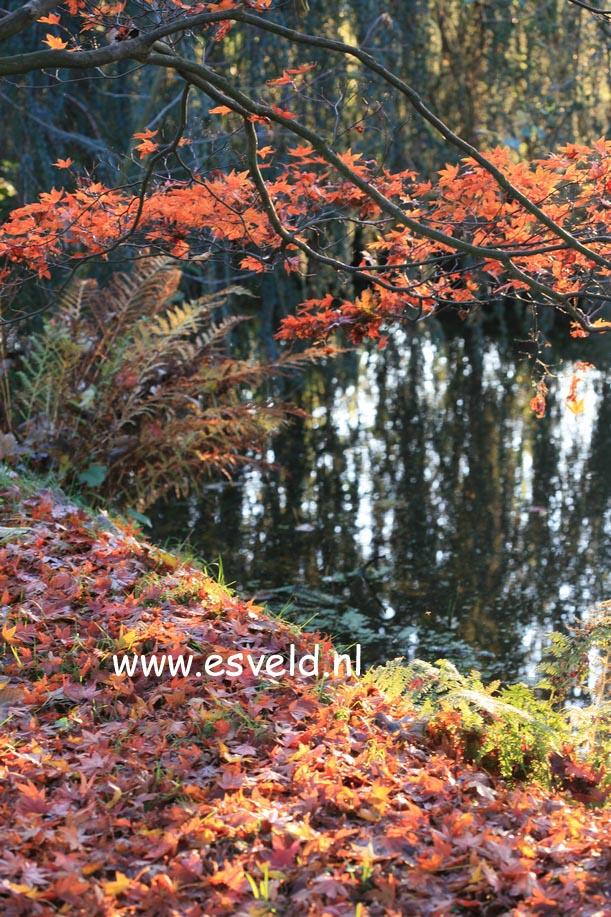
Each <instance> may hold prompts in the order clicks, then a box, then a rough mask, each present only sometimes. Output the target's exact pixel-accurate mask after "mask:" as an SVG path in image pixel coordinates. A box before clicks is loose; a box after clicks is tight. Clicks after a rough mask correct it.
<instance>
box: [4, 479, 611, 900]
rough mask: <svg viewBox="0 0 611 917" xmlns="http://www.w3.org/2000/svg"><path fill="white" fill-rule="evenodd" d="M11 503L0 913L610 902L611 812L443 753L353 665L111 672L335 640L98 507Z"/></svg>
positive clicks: (7, 507) (28, 499) (324, 652)
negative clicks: (167, 673)
mask: <svg viewBox="0 0 611 917" xmlns="http://www.w3.org/2000/svg"><path fill="white" fill-rule="evenodd" d="M0 498H1V500H2V502H1V504H0V507H1V513H0V526H2V528H1V529H0V538H1V540H2V542H3V544H2V545H0V595H2V640H3V642H2V646H1V650H2V654H1V660H2V677H1V681H2V683H3V686H1V687H0V705H2V706H1V708H0V710H1V714H2V720H3V725H2V733H1V737H0V813H1V814H0V902H1V904H0V909H1V910H2V914H3V915H5V917H26V915H27V917H30V915H44V917H46V915H51V914H57V913H58V912H59V913H67V914H70V915H83V917H84V915H87V917H106V915H109V914H112V915H130V917H133V915H147V917H148V915H168V917H169V915H171V914H181V915H185V917H186V915H188V917H204V915H209V917H214V915H264V914H274V913H276V914H283V913H287V912H288V909H289V908H290V912H291V913H292V914H294V915H338V917H340V915H341V917H343V915H355V917H356V915H358V917H365V915H372V917H373V915H391V917H392V915H396V917H399V915H414V917H416V915H418V917H423V915H431V917H432V915H436V917H441V915H444V917H445V915H450V914H472V915H473V914H480V915H487V917H488V915H490V917H491V915H501V914H515V915H517V917H521V915H522V917H523V915H544V914H552V913H553V914H569V913H576V912H577V913H579V914H580V915H592V917H593V915H595V914H596V913H598V914H606V913H610V912H611V889H610V887H609V883H608V875H609V871H610V870H611V852H610V850H609V847H610V845H609V840H610V838H611V812H609V811H606V810H605V811H602V810H596V811H593V810H591V809H588V808H586V807H585V806H584V805H581V804H577V803H575V802H574V801H572V800H570V799H568V798H566V797H564V796H562V795H560V794H557V793H547V792H545V791H544V790H542V789H540V788H538V787H535V786H518V787H515V788H509V787H507V786H506V785H505V784H504V783H503V782H502V781H494V780H493V779H491V778H490V776H489V775H487V774H485V773H484V772H483V771H478V770H476V769H475V768H472V767H470V766H467V765H464V764H460V763H458V762H456V761H453V760H451V759H450V758H448V757H446V756H444V755H443V754H440V753H438V752H436V751H435V750H434V749H432V748H430V747H427V745H426V744H425V743H424V742H423V740H422V738H421V737H420V736H419V734H418V732H417V730H416V729H414V728H412V723H413V721H414V720H415V719H416V716H417V714H416V713H415V712H414V711H413V710H410V709H409V707H408V705H407V703H406V702H405V701H404V700H390V699H389V698H388V697H386V696H385V695H384V694H382V693H381V692H380V691H378V690H377V689H376V688H374V687H372V686H371V685H368V684H365V683H364V682H363V681H362V680H361V679H357V678H355V677H354V676H350V677H333V676H329V677H327V678H322V677H319V678H312V677H309V676H308V675H305V674H303V675H302V674H300V673H299V672H297V673H296V674H295V675H293V676H291V675H288V674H287V675H281V676H280V677H277V678H274V677H265V678H263V677H260V676H256V675H255V674H254V673H253V672H252V671H250V669H249V668H245V669H244V671H243V672H242V673H241V674H240V676H239V677H238V676H236V677H222V678H221V677H215V676H214V674H213V673H212V670H211V671H210V673H209V674H208V676H206V675H205V674H204V676H202V677H199V678H197V677H195V676H193V675H190V676H189V677H179V676H175V677H161V678H157V677H155V676H151V675H150V674H149V675H148V676H145V675H144V674H143V673H142V671H140V670H136V671H135V673H134V675H133V677H131V678H129V677H127V676H118V675H116V674H115V672H114V664H113V656H114V655H116V656H120V657H123V656H126V655H127V656H131V655H133V654H137V655H139V656H141V655H144V654H146V655H148V657H149V658H150V655H151V654H152V653H156V654H157V655H158V657H159V656H160V655H161V654H167V655H169V656H171V657H172V658H173V659H176V657H177V656H179V655H181V654H182V655H183V656H184V655H187V654H190V655H193V656H195V657H196V658H198V659H200V660H202V659H203V657H204V656H205V657H207V658H208V659H209V658H210V657H211V656H212V655H218V656H220V657H221V658H222V659H223V660H226V659H227V657H228V655H229V654H231V653H237V652H245V651H247V650H249V651H250V653H251V654H252V657H253V658H254V659H255V660H256V658H261V657H262V655H265V656H266V657H269V654H277V655H281V656H284V657H286V656H288V655H289V653H290V647H291V646H294V647H295V651H296V654H297V657H301V656H303V655H304V654H311V653H312V649H313V647H314V646H318V647H319V648H320V655H321V659H322V660H327V663H328V660H329V659H330V658H332V653H333V647H332V645H331V643H330V642H329V640H328V639H326V638H324V637H321V636H320V635H319V634H308V633H304V632H300V631H298V630H297V629H295V628H292V627H289V626H287V625H286V624H285V623H283V622H281V621H279V620H276V619H273V618H271V617H268V616H266V614H265V613H264V612H263V610H262V609H261V608H259V607H257V606H255V605H253V604H252V603H248V602H244V601H242V600H241V599H240V598H239V596H235V595H231V594H230V592H229V591H228V590H227V589H225V588H224V587H223V586H222V585H220V584H218V583H217V582H215V581H214V580H212V579H211V578H210V577H208V576H207V575H206V574H205V573H204V572H202V571H201V570H199V569H197V567H196V566H195V565H193V564H191V563H188V562H184V561H182V560H180V559H178V558H176V557H174V556H172V555H170V554H167V553H166V552H164V551H161V550H159V549H157V548H155V547H153V546H152V545H150V544H149V543H147V542H146V541H145V540H144V539H143V538H141V537H140V536H139V535H138V534H137V533H136V532H135V531H134V530H133V529H130V528H127V527H123V526H122V525H121V524H120V523H115V522H114V521H111V520H109V519H108V518H107V517H106V516H105V515H104V514H99V515H97V516H96V515H95V514H91V513H88V512H86V511H84V510H83V509H79V508H78V507H76V506H75V505H73V504H72V503H71V502H70V501H69V500H67V499H66V498H64V497H62V496H61V495H58V494H56V493H52V492H50V491H44V490H40V489H35V488H31V487H30V488H29V489H28V488H25V487H24V486H23V485H22V484H21V483H20V481H19V479H18V478H15V479H14V480H13V481H12V482H10V481H9V480H7V479H6V477H5V478H4V486H3V488H2V493H1V494H0ZM399 721H400V726H399V725H398V724H399Z"/></svg>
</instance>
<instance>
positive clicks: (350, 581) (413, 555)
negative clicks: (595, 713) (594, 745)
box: [153, 332, 611, 681]
mask: <svg viewBox="0 0 611 917" xmlns="http://www.w3.org/2000/svg"><path fill="white" fill-rule="evenodd" d="M571 369H572V364H571V363H570V362H565V363H563V362H562V361H557V362H556V366H555V372H556V373H557V379H555V380H553V382H552V384H551V386H550V389H551V391H550V398H549V408H548V412H547V415H546V416H545V417H544V418H543V419H542V420H537V419H536V418H534V417H533V415H532V413H531V411H530V410H529V406H528V402H529V400H530V398H531V396H532V394H533V392H532V389H531V388H530V387H529V386H530V369H529V367H528V365H525V364H522V363H521V362H520V360H519V359H518V358H517V357H516V356H515V354H512V353H509V352H506V351H504V349H503V348H502V347H501V345H499V344H498V343H495V342H492V341H485V340H481V339H480V340H479V341H477V342H474V341H473V340H471V341H470V343H465V341H464V340H462V339H454V340H445V339H444V338H443V337H442V336H441V335H438V336H437V338H436V337H435V336H434V335H433V336H431V334H430V333H425V334H422V335H419V336H418V337H411V338H408V337H407V336H403V335H402V333H400V332H399V333H398V334H397V335H395V337H394V338H393V340H391V342H390V344H389V346H388V348H387V349H386V350H385V351H383V352H382V353H379V352H377V351H372V352H361V353H353V354H348V355H344V356H343V357H341V358H340V359H339V360H338V361H337V362H336V363H334V364H333V365H332V366H329V367H327V368H326V369H325V370H320V369H318V370H313V371H312V372H311V373H310V374H309V375H308V376H307V378H306V379H304V380H302V382H301V383H300V385H301V388H300V390H299V391H294V392H292V396H293V398H296V399H298V400H299V403H300V404H301V405H302V406H303V407H304V408H306V410H308V411H309V412H310V413H311V415H312V419H311V420H310V421H308V422H305V423H300V424H298V425H297V426H295V427H293V428H292V429H291V431H290V432H288V433H284V434H282V435H281V436H278V437H277V438H276V440H275V441H274V443H273V448H272V449H271V450H270V453H269V455H268V458H269V459H273V460H276V461H278V462H280V463H281V464H282V465H283V466H284V468H285V469H286V470H287V473H286V474H285V475H284V476H282V477H279V476H277V475H267V476H265V475H262V474H259V473H254V472H253V473H248V474H246V475H244V476H243V477H242V478H241V479H240V480H239V482H237V483H236V484H234V485H212V486H211V487H209V488H208V490H207V492H206V496H205V498H204V499H200V500H191V501H189V502H185V503H182V504H176V502H175V501H170V502H169V503H168V504H167V505H165V506H162V507H157V508H156V509H155V512H154V515H153V519H154V537H156V538H157V539H158V540H164V539H166V540H168V539H170V540H171V539H174V540H177V541H184V540H185V539H187V538H188V541H189V544H190V546H191V549H192V550H193V551H194V552H195V553H196V554H197V555H198V556H199V557H201V558H203V559H205V560H207V561H210V562H214V561H216V560H217V558H218V557H219V555H220V556H221V558H222V561H223V566H224V573H225V578H226V581H227V582H229V583H235V585H236V588H239V590H240V592H242V593H244V594H247V595H254V596H256V597H257V599H259V600H261V601H262V602H266V603H268V604H269V606H270V607H271V608H272V609H273V610H275V611H278V610H280V609H281V608H284V612H283V613H284V615H285V617H287V618H289V619H292V620H297V621H300V622H303V621H310V624H311V627H312V629H314V628H319V629H321V630H323V631H325V632H327V633H331V634H333V635H334V636H335V637H336V639H337V642H338V643H339V644H340V645H347V644H351V643H354V642H361V643H362V644H363V649H364V653H365V656H366V659H367V661H368V662H383V661H385V660H387V659H389V658H393V657H395V656H405V657H407V658H411V657H413V656H415V655H418V656H420V657H423V658H427V659H430V660H434V659H437V658H439V657H440V656H444V657H447V658H450V659H451V660H452V661H454V662H455V663H456V664H457V665H458V666H459V667H460V668H461V669H463V670H465V669H469V668H471V667H476V668H478V669H480V671H482V672H483V673H484V674H485V676H486V677H501V678H504V679H507V680H511V681H514V680H518V679H525V680H532V679H533V677H534V675H535V664H536V662H537V661H538V660H539V658H540V653H541V647H542V645H543V644H544V643H545V634H546V633H547V632H549V631H550V630H552V629H558V628H561V627H562V625H563V623H566V622H570V621H571V620H573V619H574V618H575V617H576V616H581V615H584V614H586V613H587V610H588V608H589V607H591V605H592V604H593V603H594V602H596V601H600V600H602V599H606V598H609V593H610V589H609V586H610V564H609V561H610V560H611V505H610V494H611V484H610V481H611V448H610V447H611V393H610V392H609V384H608V383H607V382H606V381H605V374H604V373H603V372H602V371H599V370H596V371H590V372H589V373H587V374H585V377H584V382H583V383H582V384H581V386H580V392H581V393H583V395H584V396H585V402H586V408H585V411H584V413H583V414H581V415H580V416H574V415H573V414H572V413H570V412H569V411H568V410H567V408H566V405H565V400H564V399H565V396H566V394H567V392H568V388H569V381H570V376H571ZM287 606H288V607H287Z"/></svg>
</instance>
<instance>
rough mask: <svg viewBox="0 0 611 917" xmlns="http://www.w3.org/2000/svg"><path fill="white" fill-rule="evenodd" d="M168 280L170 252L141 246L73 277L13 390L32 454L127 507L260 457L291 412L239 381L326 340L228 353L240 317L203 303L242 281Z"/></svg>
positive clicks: (172, 274)
mask: <svg viewBox="0 0 611 917" xmlns="http://www.w3.org/2000/svg"><path fill="white" fill-rule="evenodd" d="M180 280H181V274H180V271H178V270H177V269H176V267H175V262H174V261H171V260H170V259H159V258H150V259H147V260H146V261H143V262H141V263H140V265H139V267H138V268H137V269H136V270H135V271H134V272H133V274H132V275H124V274H117V275H115V276H114V277H113V278H112V280H111V281H110V283H109V284H108V286H107V287H105V288H103V289H100V288H98V287H97V285H96V284H95V283H93V282H91V281H85V282H83V283H80V284H78V285H76V286H75V287H74V288H73V289H72V290H70V291H69V292H68V294H67V295H66V297H65V298H64V300H63V301H62V303H61V304H60V306H59V308H58V311H57V313H56V315H55V316H54V318H53V319H51V320H50V321H48V322H47V324H46V326H45V328H44V331H43V332H42V333H41V334H40V335H38V336H36V338H35V339H34V341H33V343H32V346H31V350H30V354H29V359H28V362H27V364H26V365H25V367H24V369H23V370H22V372H21V373H20V375H19V385H18V388H17V391H16V393H15V396H14V400H15V403H16V404H17V405H18V408H19V411H20V413H21V416H22V418H23V424H22V427H21V434H22V440H23V442H24V443H25V444H26V445H27V446H28V447H29V448H30V451H31V452H32V453H33V454H36V455H38V456H39V457H40V456H44V457H46V461H47V462H50V463H52V464H53V466H54V467H55V469H56V470H57V472H58V473H59V475H60V476H61V477H63V478H64V479H65V480H66V481H67V482H68V483H70V482H72V483H78V484H80V485H81V486H85V487H88V488H89V489H90V490H91V491H92V492H94V493H96V494H99V495H100V496H102V497H104V498H105V499H106V500H109V501H111V502H113V503H116V504H127V505H132V506H135V507H136V508H137V509H139V510H142V509H145V508H146V507H147V506H150V505H151V503H153V502H154V501H155V500H156V499H157V498H158V497H160V496H163V495H164V494H166V493H167V492H168V491H173V492H174V493H176V494H177V495H178V496H184V495H186V494H187V493H188V491H189V489H190V488H192V487H197V486H198V485H199V484H200V483H201V482H202V481H203V480H204V479H205V478H206V477H208V476H210V475H225V476H231V475H232V474H234V473H235V472H236V471H237V470H239V469H240V468H242V467H244V466H247V465H253V464H259V465H261V464H264V462H263V460H262V458H261V455H262V452H263V449H264V446H265V441H266V439H267V436H268V435H269V433H270V432H271V431H272V430H274V429H277V428H278V426H279V425H282V424H283V423H286V422H287V420H288V419H289V418H290V416H291V415H294V414H296V413H300V412H299V411H298V410H297V409H296V408H295V407H294V406H292V405H290V404H286V403H278V402H275V401H267V400H263V399H258V400H257V399H256V398H253V397H249V398H247V397H246V396H245V390H246V389H247V388H248V389H249V390H250V391H256V390H257V388H258V387H259V386H260V385H261V384H262V382H263V381H266V380H268V379H269V377H270V375H272V374H279V373H285V372H290V371H294V370H297V369H300V368H302V367H303V366H304V365H305V364H306V363H307V362H309V361H311V360H312V359H314V358H318V359H320V358H321V357H322V356H324V355H326V353H327V352H328V351H324V350H323V351H321V350H319V349H316V350H314V349H313V350H311V351H309V352H306V353H305V354H303V353H302V354H298V355H288V356H284V357H283V358H281V359H280V360H278V361H277V362H276V363H259V362H250V361H247V360H238V359H235V358H231V357H230V356H228V355H227V353H226V348H225V346H224V343H225V339H226V336H227V334H228V333H229V331H231V330H232V329H233V328H234V327H235V326H236V324H238V323H239V322H242V321H244V320H245V317H244V316H235V317H231V318H228V319H227V318H226V319H224V320H221V321H216V320H215V310H216V309H217V308H218V307H219V306H222V305H223V304H224V303H225V301H226V299H227V297H228V296H229V295H230V294H233V293H236V292H240V293H244V292H245V291H243V290H242V289H241V288H236V287H230V288H228V289H226V290H224V291H221V292H219V293H215V294H213V295H212V296H207V297H202V298H201V299H198V300H196V301H194V302H185V301H183V300H181V299H180V297H179V293H178V291H179V284H180Z"/></svg>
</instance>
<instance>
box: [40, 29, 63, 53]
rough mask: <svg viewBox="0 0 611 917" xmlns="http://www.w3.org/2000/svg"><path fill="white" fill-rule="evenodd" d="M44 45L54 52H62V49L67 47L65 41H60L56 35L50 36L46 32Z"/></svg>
mask: <svg viewBox="0 0 611 917" xmlns="http://www.w3.org/2000/svg"><path fill="white" fill-rule="evenodd" d="M43 44H44V45H49V47H50V48H52V49H53V50H54V51H62V50H63V49H64V48H67V47H68V42H67V41H62V39H61V38H59V37H58V36H57V35H51V33H50V32H47V35H46V38H44V39H43Z"/></svg>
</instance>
